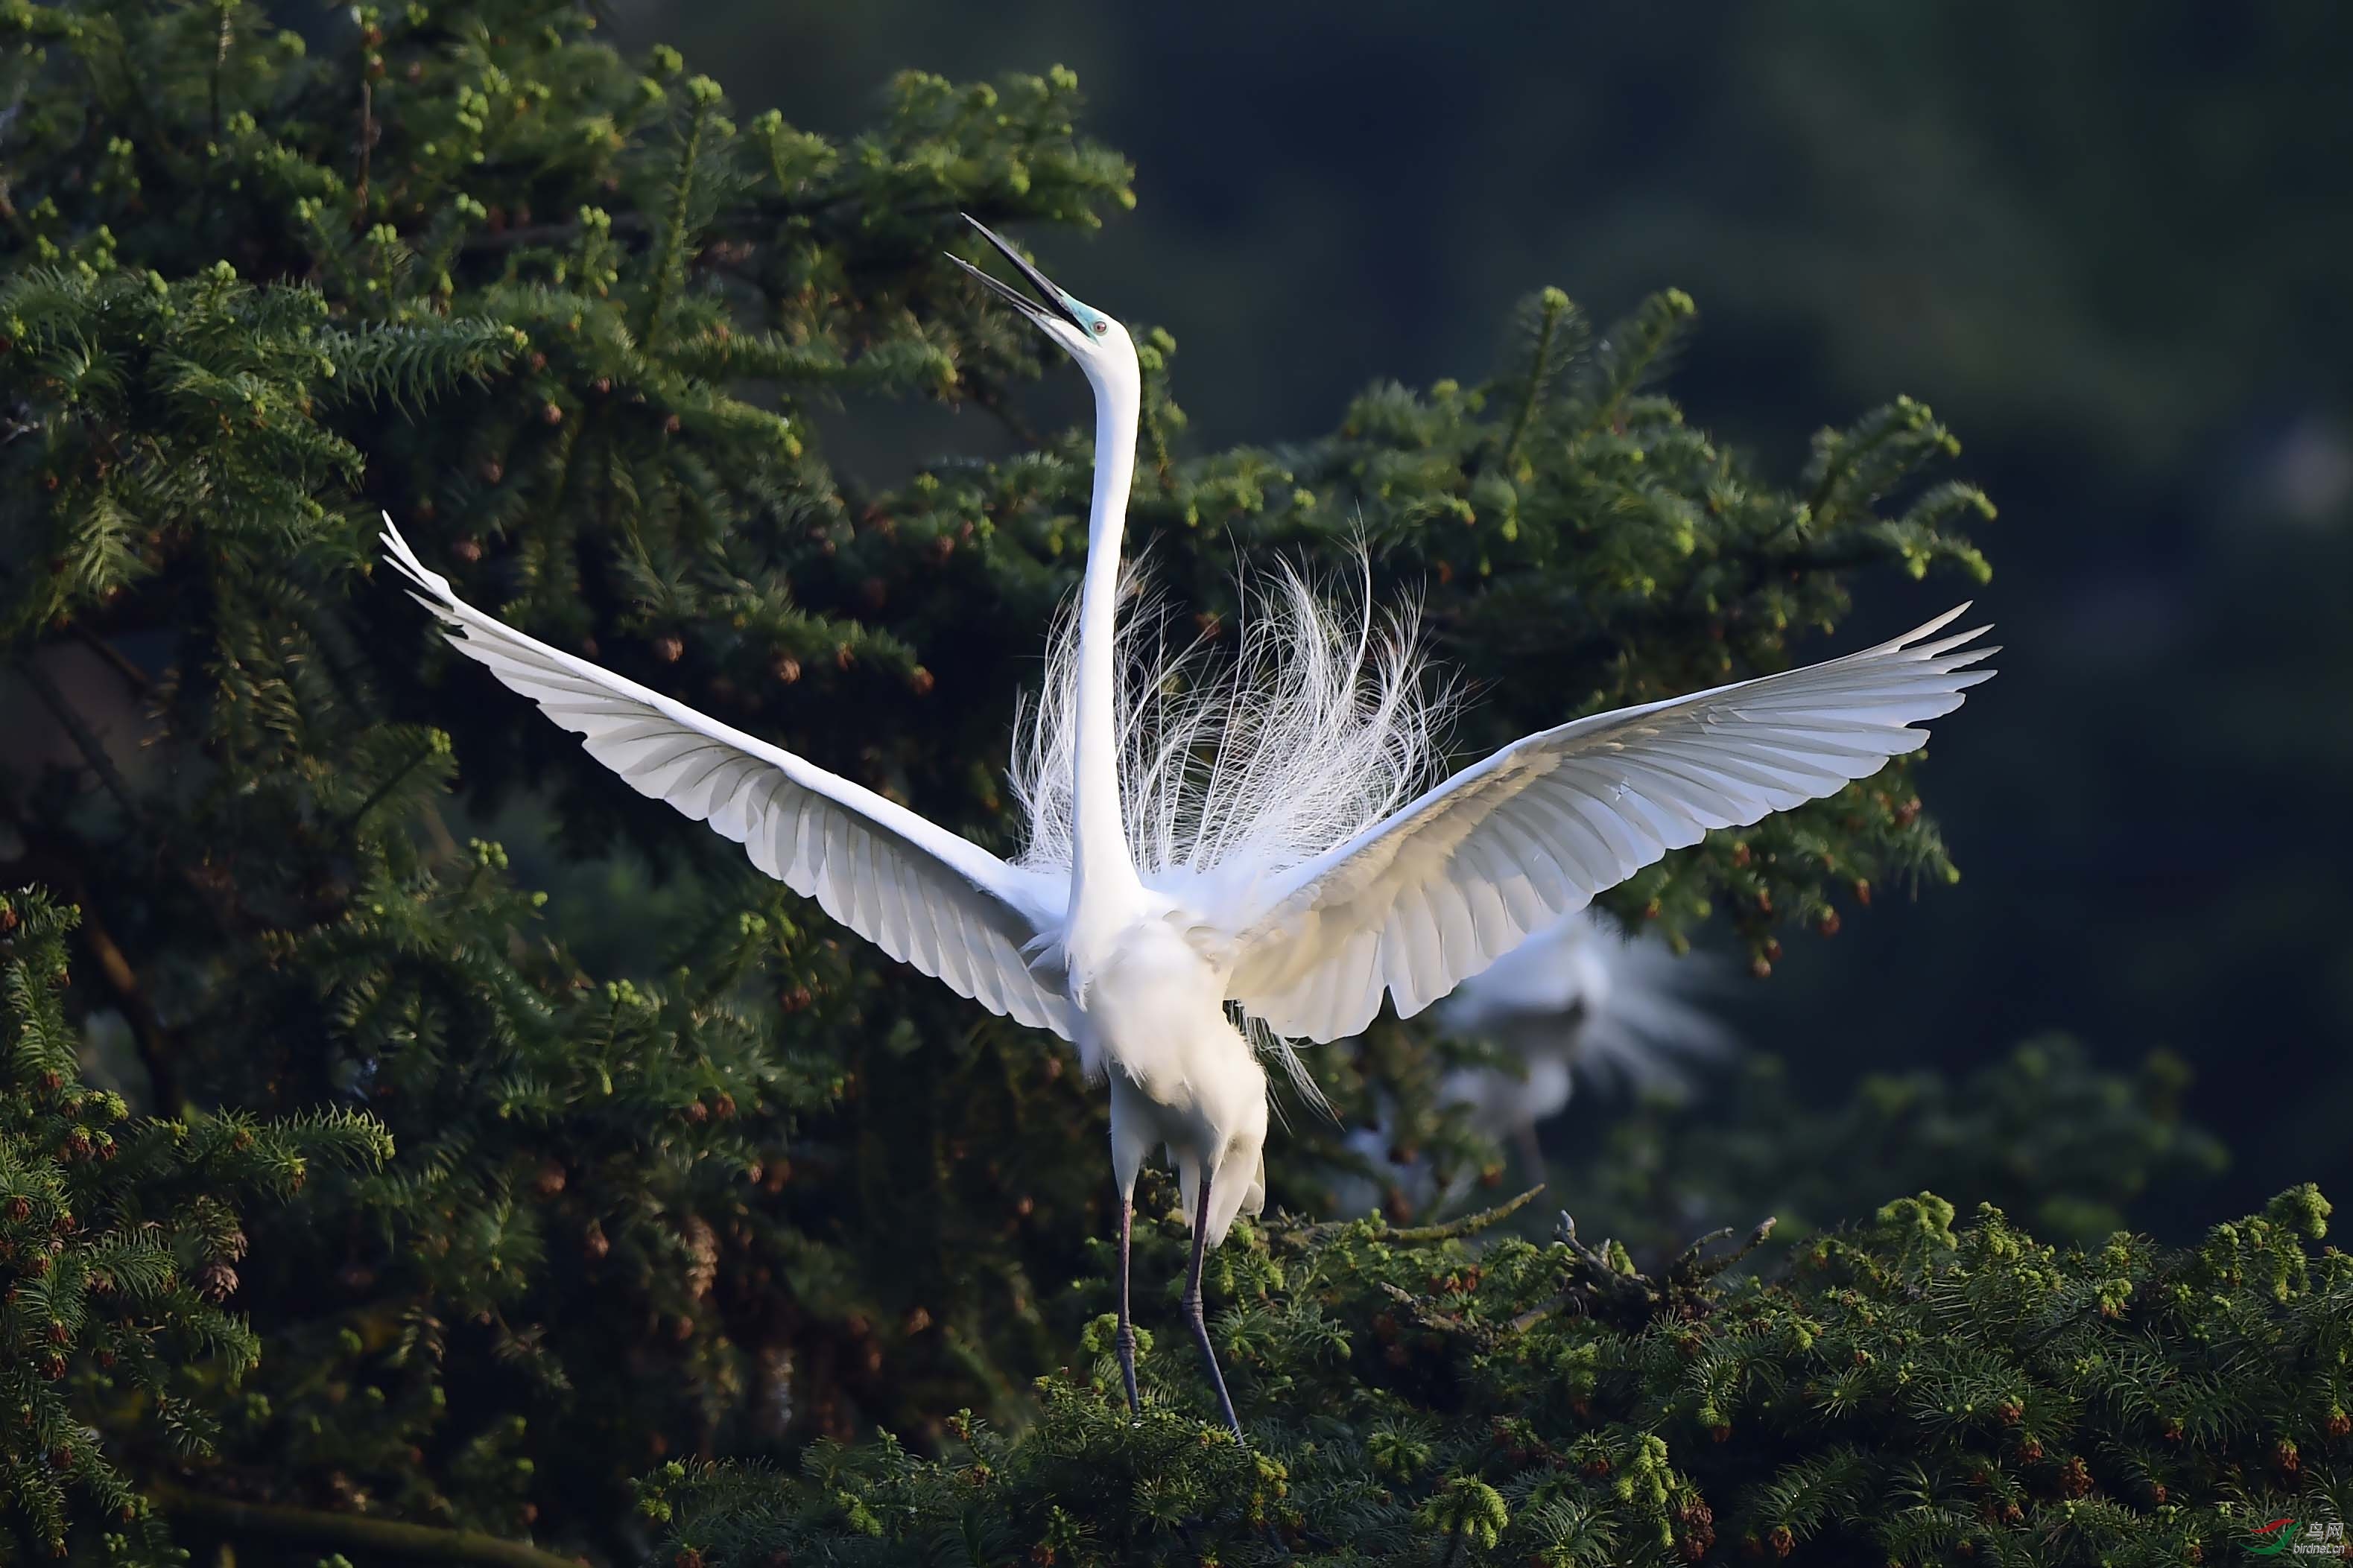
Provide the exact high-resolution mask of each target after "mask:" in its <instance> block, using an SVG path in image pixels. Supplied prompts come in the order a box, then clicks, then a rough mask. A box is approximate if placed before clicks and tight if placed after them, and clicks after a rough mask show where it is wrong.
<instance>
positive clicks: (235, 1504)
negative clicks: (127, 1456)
mask: <svg viewBox="0 0 2353 1568" xmlns="http://www.w3.org/2000/svg"><path fill="white" fill-rule="evenodd" d="M147 1495H148V1497H149V1498H150V1499H151V1500H153V1502H154V1504H155V1506H156V1507H157V1508H159V1509H161V1510H163V1511H164V1512H165V1513H167V1514H170V1515H172V1516H173V1517H174V1518H176V1519H190V1520H202V1521H205V1522H206V1523H207V1524H215V1525H219V1526H221V1527H222V1528H223V1529H225V1530H227V1531H232V1532H236V1533H241V1534H250V1535H259V1536H265V1537H268V1538H269V1539H271V1540H276V1541H293V1542H306V1543H310V1544H312V1545H319V1546H334V1547H357V1548H360V1549H362V1550H363V1551H369V1552H384V1553H386V1554H388V1555H391V1556H395V1557H414V1558H424V1559H429V1560H432V1561H437V1562H445V1563H488V1564H491V1565H492V1568H578V1564H579V1563H581V1562H583V1561H585V1559H581V1558H576V1557H562V1556H558V1555H557V1554H556V1553H554V1552H549V1551H546V1550H544V1549H543V1548H541V1547H537V1546H533V1545H532V1544H531V1543H530V1542H522V1541H509V1540H507V1539H506V1538H505V1537H504V1536H499V1535H488V1534H485V1533H483V1532H482V1531H476V1530H442V1529H438V1528H437V1527H435V1526H432V1525H427V1524H404V1523H402V1522H401V1521H398V1520H391V1519H370V1518H368V1517H366V1516H365V1515H364V1514H355V1513H331V1512H329V1511H327V1510H324V1509H315V1508H291V1507H288V1506H287V1505H285V1504H282V1503H265V1502H241V1501H238V1500H237V1499H235V1498H225V1497H218V1496H216V1495H214V1494H213V1493H210V1492H202V1491H195V1490H193V1489H188V1488H185V1487H181V1486H176V1485H174V1483H172V1482H170V1481H155V1482H153V1483H151V1484H150V1485H149V1486H148V1488H147Z"/></svg>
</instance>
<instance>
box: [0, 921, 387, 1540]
mask: <svg viewBox="0 0 2353 1568" xmlns="http://www.w3.org/2000/svg"><path fill="white" fill-rule="evenodd" d="M73 923H74V921H73V916H72V914H71V912H70V911H69V910H59V909H58V908H57V907H55V906H54V905H53V904H51V903H50V902H49V901H48V900H47V899H46V898H44V897H43V896H42V895H41V894H39V893H37V892H32V891H25V890H20V891H18V892H16V893H15V894H13V895H5V896H0V1415H5V1420H0V1561H6V1560H8V1559H9V1557H10V1555H11V1553H10V1551H9V1543H10V1542H11V1541H12V1540H13V1541H15V1542H18V1543H19V1544H22V1545H25V1546H28V1547H29V1546H32V1545H34V1544H36V1543H38V1544H42V1545H46V1546H47V1547H48V1548H49V1549H50V1550H51V1551H55V1552H62V1551H63V1550H64V1549H65V1535H66V1529H67V1523H68V1520H69V1517H70V1515H71V1513H72V1512H73V1511H75V1510H82V1509H87V1510H92V1511H94V1512H95V1513H97V1514H100V1515H102V1516H111V1517H112V1518H113V1519H114V1520H115V1521H117V1528H118V1529H121V1530H122V1531H124V1538H123V1539H124V1545H123V1548H122V1550H121V1552H120V1553H118V1560H126V1559H127V1560H129V1561H149V1560H154V1559H155V1558H157V1557H158V1556H159V1554H163V1553H164V1546H165V1538H164V1535H163V1534H162V1532H161V1531H158V1530H156V1529H155V1528H154V1527H153V1523H152V1521H149V1520H148V1510H147V1508H146V1505H145V1504H144V1503H143V1501H142V1499H141V1497H140V1494H139V1490H138V1489H137V1487H136V1484H135V1483H134V1482H133V1481H132V1479H130V1478H129V1477H128V1476H127V1475H126V1473H125V1471H126V1469H128V1470H130V1471H132V1473H134V1474H135V1473H137V1472H139V1471H143V1470H147V1469H149V1468H152V1467H154V1466H156V1465H159V1464H168V1463H171V1462H173V1461H185V1460H188V1459H191V1458H196V1457H199V1456H205V1455H209V1454H211V1453H213V1452H214V1451H215V1449H216V1443H217V1439H218V1437H219V1429H218V1428H219V1411H220V1409H221V1406H222V1405H223V1403H224V1396H225V1395H229V1394H234V1392H235V1390H236V1389H237V1385H238V1384H239V1383H240V1382H241V1381H242V1380H243V1378H244V1377H245V1376H246V1374H248V1373H250V1372H251V1371H252V1370H253V1368H254V1365H255V1363H256V1362H257V1361H258V1360H259V1356H260V1353H261V1342H260V1340H259V1337H258V1336H257V1335H256V1334H255V1333H254V1331H253V1329H252V1328H251V1326H250V1325H249V1324H248V1323H247V1322H246V1321H245V1320H244V1319H242V1318H241V1317H236V1316H232V1315H231V1314H230V1313H229V1312H228V1311H227V1310H226V1309H225V1308H224V1307H223V1306H222V1305H221V1303H223V1302H225V1301H227V1300H228V1299H229V1298H231V1297H233V1296H234V1295H236V1294H237V1267H236V1266H237V1263H238V1261H239V1260H240V1259H242V1258H244V1256H245V1252H246V1245H247V1242H246V1236H245V1232H244V1231H243V1229H241V1228H240V1226H239V1223H238V1217H237V1215H238V1209H239V1207H240V1206H241V1205H247V1204H248V1203H259V1204H264V1205H280V1204H284V1203H286V1202H289V1201H290V1200H292V1199H293V1198H294V1197H296V1195H297V1194H300V1193H301V1192H302V1191H303V1189H304V1187H305V1185H306V1184H307V1182H308V1180H309V1177H310V1175H311V1172H312V1171H313V1170H314V1169H315V1168H324V1169H354V1170H360V1171H366V1170H372V1169H375V1168H376V1167H378V1166H380V1165H381V1164H382V1163H384V1162H385V1160H386V1159H388V1158H389V1157H390V1155H391V1153H392V1146H391V1140H390V1139H389V1138H387V1137H386V1136H385V1131H384V1129H383V1128H382V1127H381V1126H379V1125H377V1124H376V1122H375V1121H373V1120H372V1119H371V1118H369V1117H368V1116H367V1115H366V1114H365V1113H364V1112H360V1111H352V1110H332V1111H328V1112H325V1113H323V1114H321V1115H318V1116H312V1117H306V1118H302V1119H301V1120H298V1121H285V1122H274V1123H269V1122H261V1121H256V1120H255V1119H253V1118H252V1117H249V1116H246V1115H242V1114H240V1113H237V1112H235V1111H227V1112H224V1113H223V1114H221V1115H218V1116H200V1117H189V1118H179V1119H173V1120H163V1119H157V1118H150V1117H139V1118H131V1117H129V1115H128V1112H127V1110H126V1109H125V1107H124V1105H123V1102H122V1099H121V1096H120V1095H116V1094H111V1093H108V1092H106V1091H104V1090H92V1089H89V1088H88V1087H87V1086H85V1085H84V1084H83V1083H82V1081H81V1079H80V1077H79V1060H78V1058H79V1046H80V1041H79V1037H77V1035H76V1032H75V1031H74V1030H73V1029H72V1028H71V1027H70V1026H69V1025H68V1024H67V1022H66V1018H65V1014H64V1011H63V1009H62V1008H61V1007H60V1006H59V1005H58V996H59V994H60V993H61V992H62V991H63V990H64V989H65V986H66V984H67V980H68V969H67V964H66V935H67V933H68V932H69V931H70V930H71V929H72V927H73Z"/></svg>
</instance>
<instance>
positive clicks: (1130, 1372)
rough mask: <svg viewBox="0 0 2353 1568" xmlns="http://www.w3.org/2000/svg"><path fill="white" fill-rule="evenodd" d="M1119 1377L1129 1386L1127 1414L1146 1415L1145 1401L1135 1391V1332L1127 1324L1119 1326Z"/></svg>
mask: <svg viewBox="0 0 2353 1568" xmlns="http://www.w3.org/2000/svg"><path fill="white" fill-rule="evenodd" d="M1119 1375H1120V1380H1121V1381H1122V1382H1124V1383H1125V1384H1127V1413H1128V1414H1129V1415H1138V1416H1140V1415H1143V1414H1144V1399H1143V1397H1142V1395H1140V1394H1137V1393H1136V1390H1135V1331H1134V1329H1132V1328H1130V1327H1129V1326H1128V1325H1127V1324H1125V1323H1122V1324H1121V1325H1120V1326H1119Z"/></svg>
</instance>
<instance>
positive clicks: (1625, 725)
mask: <svg viewBox="0 0 2353 1568" xmlns="http://www.w3.org/2000/svg"><path fill="white" fill-rule="evenodd" d="M1967 609H1968V605H1961V606H1959V608H1957V609H1954V610H1950V611H1947V613H1946V614H1944V615H1942V616H1938V617H1937V618H1936V619H1935V620H1933V621H1930V622H1929V623H1928V624H1927V625H1926V626H1921V627H1919V628H1918V629H1917V630H1915V631H1913V632H1910V633H1907V634H1906V635H1905V636H1903V637H1897V638H1896V639H1895V640H1894V641H1893V642H1889V643H1883V644H1881V645H1880V646H1879V647H1873V648H1866V649H1864V650H1863V651H1862V652H1860V653H1852V654H1849V655H1847V656H1846V657H1845V658H1835V659H1831V660H1830V661H1829V662H1827V663H1823V664H1817V665H1811V666H1809V667H1808V668H1804V669H1795V670H1789V671H1788V672H1786V673H1784V674H1780V675H1768V676H1766V677H1763V678H1762V679H1756V680H1744V681H1740V682H1737V683H1736V684H1734V685H1731V686H1721V687H1717V688H1716V689H1714V690H1712V691H1703V692H1699V693H1697V694H1695V695H1694V696H1690V697H1681V698H1676V699H1674V700H1671V701H1666V702H1652V703H1647V704H1645V705H1643V706H1641V707H1639V708H1627V709H1621V710H1619V711H1617V712H1615V713H1602V714H1597V715H1595V716H1594V717H1592V718H1590V719H1579V720H1577V721H1574V722H1571V723H1567V724H1563V725H1561V726H1559V727H1558V728H1557V729H1553V730H1546V731H1543V732H1542V733H1540V734H1535V735H1531V736H1529V737H1528V738H1527V739H1525V740H1524V741H1520V742H1515V743H1514V744H1512V745H1509V746H1506V747H1504V749H1503V750H1502V751H1500V752H1496V753H1495V754H1494V755H1493V756H1492V757H1489V758H1488V759H1487V760H1486V761H1484V762H1482V763H1478V764H1476V765H1475V766H1472V767H1470V768H1466V769H1464V770H1463V771H1462V772H1461V773H1457V774H1455V775H1454V777H1453V778H1451V779H1450V780H1448V781H1447V782H1446V783H1445V784H1441V785H1440V786H1439V787H1438V788H1437V789H1434V790H1432V791H1430V793H1429V794H1427V795H1423V796H1422V797H1421V798H1420V799H1419V800H1417V801H1414V802H1413V803H1412V804H1410V805H1405V806H1402V807H1400V808H1399V809H1398V810H1397V811H1395V812H1393V813H1392V814H1390V815H1389V816H1388V817H1387V818H1385V819H1384V820H1382V821H1381V822H1379V823H1377V824H1376V825H1375V826H1372V827H1370V828H1367V829H1366V830H1365V831H1364V832H1362V833H1360V834H1358V835H1357V836H1356V837H1354V838H1352V839H1350V840H1348V841H1347V842H1346V843H1345V844H1342V845H1340V846H1338V847H1335V848H1334V849H1331V850H1329V851H1327V852H1325V853H1324V854H1323V855H1320V856H1317V857H1316V858H1314V859H1312V860H1309V861H1307V862H1305V863H1304V864H1303V865H1300V866H1298V867H1296V868H1293V869H1292V870H1290V871H1287V872H1285V873H1283V874H1282V875H1281V876H1279V877H1273V878H1269V879H1267V880H1266V882H1265V883H1264V884H1262V885H1261V887H1260V888H1259V889H1257V891H1256V896H1255V897H1254V898H1252V899H1251V900H1250V903H1249V904H1248V906H1247V907H1246V908H1244V909H1242V910H1234V911H1214V915H1215V916H1217V917H1222V918H1212V919H1211V920H1210V921H1208V922H1207V923H1208V924H1209V925H1210V926H1212V927H1213V928H1214V929H1212V930H1208V931H1204V932H1203V933H1202V934H1203V936H1204V938H1205V940H1207V941H1208V942H1213V943H1215V944H1217V945H1219V947H1220V948H1222V949H1223V951H1224V952H1226V953H1227V954H1229V957H1230V961H1231V963H1232V968H1231V970H1230V971H1229V975H1230V978H1229V981H1228V983H1227V992H1226V994H1227V995H1228V997H1229V998H1230V999H1231V1000H1233V1001H1235V1002H1237V1003H1239V1004H1240V1005H1241V1007H1242V1009H1243V1010H1244V1011H1245V1012H1247V1013H1250V1014H1251V1015H1253V1016H1256V1017H1258V1018H1260V1019H1262V1020H1263V1021H1264V1022H1265V1023H1266V1024H1267V1025H1268V1026H1271V1028H1273V1029H1274V1030H1276V1031H1277V1032H1278V1033H1280V1034H1283V1035H1286V1036H1290V1037H1294V1038H1306V1039H1311V1040H1333V1039H1338V1038H1340V1037H1343V1036H1345V1035H1353V1034H1356V1033H1357V1032H1358V1031H1360V1030H1361V1029H1363V1028H1364V1027H1365V1026H1366V1025H1367V1024H1369V1023H1371V1022H1372V1020H1373V1016H1374V1014H1376V1013H1377V1012H1378V1011H1379V1010H1380V1004H1381V993H1382V992H1383V991H1387V992H1388V993H1389V994H1391V995H1392V996H1394V997H1395V998H1396V999H1397V1010H1398V1015H1399V1016H1411V1015H1413V1014H1415V1013H1418V1012H1419V1011H1420V1010H1421V1009H1422V1008H1424V1007H1426V1006H1428V1005H1430V1003H1432V1002H1435V1001H1437V1000H1438V999H1439V998H1440V997H1441V996H1443V995H1445V994H1447V993H1448V992H1450V991H1452V990H1453V989H1454V987H1455V986H1456V985H1458V984H1461V982H1462V981H1464V980H1467V979H1469V978H1470V977H1471V976H1472V975H1474V974H1476V973H1479V972H1480V971H1482V970H1483V969H1485V968H1486V967H1487V966H1488V965H1489V964H1490V963H1493V962H1494V961H1495V960H1496V959H1498V958H1500V957H1502V956H1503V955H1504V953H1506V952H1510V951H1511V950H1512V949H1513V948H1514V947H1515V946H1517V945H1518V944H1519V942H1521V941H1522V939H1524V938H1525V936H1526V935H1527V934H1528V933H1529V932H1530V931H1534V930H1535V929H1536V928H1537V927H1539V926H1542V925H1544V924H1545V923H1546V922H1547V921H1553V920H1556V919H1557V918H1559V917H1560V916H1562V915H1564V914H1567V913H1568V912H1569V911H1571V910H1577V909H1579V908H1582V907H1583V906H1584V905H1585V903H1586V902H1587V901H1588V900H1590V899H1591V898H1592V897H1593V896H1594V895H1595V894H1596V893H1599V892H1601V891H1603V890H1605V889H1609V888H1612V887H1615V886H1616V885H1617V884H1619V883H1620V882H1622V881H1624V880H1625V879H1627V878H1628V877H1630V876H1632V875H1633V874H1634V873H1635V872H1636V871H1639V870H1641V868H1643V867H1645V866H1648V865H1650V864H1651V862H1653V861H1655V860H1657V859H1659V858H1661V857H1662V856H1664V855H1665V854H1666V852H1667V851H1668V850H1670V849H1679V848H1682V847H1683V846H1685V845H1688V844H1695V843H1697V842H1698V841H1699V839H1700V838H1701V837H1702V836H1703V835H1704V834H1705V833H1706V832H1708V831H1709V830H1710V829H1712V828H1717V827H1731V826H1746V825H1747V824H1749V823H1752V822H1756V821H1757V820H1758V819H1759V818H1761V817H1763V816H1767V815H1768V814H1769V813H1772V812H1776V811H1783V810H1787V809H1788V807H1790V806H1793V805H1798V804H1799V803H1800V802H1802V801H1808V800H1814V799H1818V798H1820V797H1821V796H1823V795H1831V794H1834V793H1835V792H1836V791H1837V790H1838V789H1839V788H1840V787H1841V785H1843V784H1846V783H1847V782H1848V781H1850V780H1852V779H1859V778H1862V777H1865V776H1866V775H1868V774H1870V773H1875V772H1877V771H1878V770H1879V768H1880V767H1881V766H1882V765H1883V764H1884V763H1885V762H1886V760H1887V759H1888V758H1889V757H1892V756H1895V755H1898V754H1900V753H1902V752H1909V751H1913V750H1915V749H1916V748H1917V747H1919V746H1920V745H1922V744H1924V743H1925V742H1926V741H1927V739H1928V736H1927V731H1924V730H1915V729H1913V728H1910V726H1912V725H1914V724H1916V723H1919V722H1921V721H1924V720H1928V719H1933V718H1936V716H1938V715H1939V714H1943V713H1949V712H1951V711H1952V710H1954V709H1956V708H1957V707H1959V706H1960V705H1961V693H1962V691H1963V690H1964V689H1967V688H1968V687H1971V686H1974V685H1976V684H1977V683H1978V681H1981V680H1984V679H1989V677H1990V676H1991V675H1992V674H1993V671H1991V670H1971V669H1968V668H1967V667H1968V666H1969V665H1971V664H1973V663H1975V662H1976V661H1977V660H1978V659H1980V658H1985V657H1986V656H1988V655H1989V654H1991V653H1994V652H1996V651H1998V650H1996V649H1994V648H1990V647H1982V648H1964V647H1963V646H1962V645H1963V644H1965V643H1968V642H1969V641H1970V640H1971V639H1972V638H1975V637H1978V636H1979V635H1980V634H1981V633H1982V632H1983V631H1984V630H1985V628H1984V627H1982V626H1980V627H1978V629H1977V630H1975V631H1968V632H1963V633H1960V634H1958V635H1957V636H1952V637H1943V638H1938V639H1936V640H1934V641H1929V640H1924V639H1927V638H1930V637H1933V636H1934V634H1936V632H1939V631H1941V630H1942V629H1943V628H1944V627H1945V626H1948V625H1950V624H1951V623H1952V621H1953V619H1954V618H1955V617H1956V616H1959V615H1960V614H1961V613H1962V611H1964V610H1967ZM1227 944H1230V945H1227Z"/></svg>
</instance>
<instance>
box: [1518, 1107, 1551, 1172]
mask: <svg viewBox="0 0 2353 1568" xmlns="http://www.w3.org/2000/svg"><path fill="white" fill-rule="evenodd" d="M1513 1136H1514V1138H1515V1139H1516V1140H1517V1141H1518V1142H1519V1145H1520V1165H1521V1167H1522V1169H1521V1171H1520V1180H1522V1181H1524V1182H1541V1181H1543V1180H1544V1179H1545V1157H1544V1145H1543V1144H1542V1143H1541V1142H1538V1141H1537V1139H1536V1124H1535V1122H1533V1121H1523V1122H1521V1123H1520V1124H1519V1126H1517V1127H1516V1128H1514V1129H1513Z"/></svg>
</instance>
